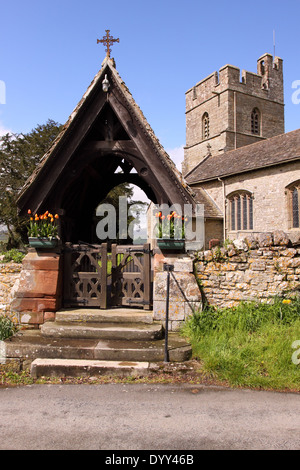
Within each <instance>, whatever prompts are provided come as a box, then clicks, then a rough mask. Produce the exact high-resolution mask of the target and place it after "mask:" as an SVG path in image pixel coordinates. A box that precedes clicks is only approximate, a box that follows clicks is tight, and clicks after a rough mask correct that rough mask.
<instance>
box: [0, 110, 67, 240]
mask: <svg viewBox="0 0 300 470" xmlns="http://www.w3.org/2000/svg"><path fill="white" fill-rule="evenodd" d="M60 130H61V125H60V124H58V123H57V122H55V121H53V120H50V119H49V120H48V121H47V122H46V124H43V125H37V126H36V128H35V129H33V130H32V131H31V132H29V133H27V134H9V133H8V134H6V135H4V136H2V137H1V138H0V171H1V172H0V223H1V224H4V225H5V226H6V227H7V230H8V233H9V241H8V247H9V248H11V247H16V246H18V245H19V244H20V242H21V240H22V232H23V230H24V223H25V222H24V221H23V220H21V219H20V217H19V216H18V210H17V203H16V200H17V197H18V193H19V191H20V190H21V189H22V187H23V185H24V183H25V182H26V180H27V178H29V176H30V175H31V174H32V172H33V171H34V169H35V167H36V165H37V164H38V162H39V161H40V159H41V158H42V157H43V155H44V154H45V153H46V152H47V150H48V149H49V148H50V146H51V144H52V143H53V141H54V139H55V138H56V137H57V135H58V133H59V132H60Z"/></svg>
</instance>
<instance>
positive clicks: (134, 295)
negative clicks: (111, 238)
mask: <svg viewBox="0 0 300 470" xmlns="http://www.w3.org/2000/svg"><path fill="white" fill-rule="evenodd" d="M111 261H112V270H111V299H110V303H111V305H114V306H117V305H120V306H121V305H123V306H129V307H140V308H144V309H145V310H149V309H150V308H151V300H152V299H151V259H150V245H149V244H148V243H146V244H144V245H112V249H111Z"/></svg>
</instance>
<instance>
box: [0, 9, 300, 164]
mask: <svg viewBox="0 0 300 470" xmlns="http://www.w3.org/2000/svg"><path fill="white" fill-rule="evenodd" d="M0 8H1V9H0V23H1V26H0V84H1V83H2V94H3V84H5V104H4V103H3V96H2V101H1V94H0V103H2V104H0V134H1V133H3V132H4V131H5V130H10V131H13V132H28V131H30V130H31V129H33V128H34V127H35V126H36V125H37V124H43V123H45V122H46V121H47V120H48V119H49V118H51V119H54V120H55V121H58V122H60V123H64V122H65V121H66V120H67V118H68V116H69V115H70V114H71V112H72V111H73V109H74V107H75V106H76V104H77V103H78V101H79V100H80V99H81V97H82V95H83V93H84V92H85V90H86V89H87V87H88V85H89V84H90V82H91V81H92V79H93V77H94V75H95V74H96V73H97V72H98V70H99V69H100V67H101V63H102V61H103V59H104V57H105V49H104V47H103V46H102V45H97V38H99V39H101V38H102V36H103V35H104V34H105V30H106V29H110V30H111V34H112V35H113V36H114V37H118V38H120V43H119V44H115V45H114V46H113V49H112V56H113V57H114V58H115V60H116V65H117V69H118V72H119V73H120V75H121V77H122V78H123V80H124V81H125V83H126V85H127V86H128V88H129V90H130V91H131V93H132V95H133V97H134V99H135V100H136V102H137V103H138V104H139V106H140V107H141V109H142V111H143V113H144V114H145V116H146V118H147V119H148V121H149V123H150V125H151V126H152V128H153V129H154V131H155V133H156V135H157V137H158V138H159V139H160V142H161V143H162V145H163V146H164V147H165V149H166V150H167V151H168V152H169V153H170V154H171V156H173V157H174V159H178V158H179V159H181V155H182V150H181V149H182V146H183V145H184V144H185V92H186V91H187V90H188V89H189V88H191V87H192V86H193V85H194V84H195V83H197V82H198V81H200V80H201V79H202V78H205V77H206V76H207V75H209V74H210V73H212V72H214V71H215V70H218V69H219V68H220V67H222V66H223V65H225V64H227V63H229V64H232V65H235V66H238V67H240V69H241V70H242V69H245V70H249V71H252V72H256V62H257V59H258V58H259V57H260V56H261V55H262V54H264V53H265V52H269V53H272V54H273V30H275V36H276V55H278V56H280V57H281V58H282V59H283V60H284V63H283V66H284V80H285V81H284V84H285V102H286V107H285V118H286V132H288V131H291V130H293V129H297V128H299V127H300V119H299V117H300V104H298V105H297V104H293V103H292V95H293V93H294V92H295V90H294V89H293V88H292V83H293V82H294V81H296V80H299V81H300V61H299V44H300V28H299V17H300V2H299V0H286V1H285V2H282V0H281V1H279V0H272V1H271V0H260V1H257V0H251V2H242V1H240V0H239V1H236V0H234V1H231V2H226V1H224V0H222V1H221V0H214V1H213V2H209V1H202V0H201V1H200V0H185V1H184V2H183V1H180V2H179V1H177V0H172V1H171V0H160V1H157V0H152V1H151V2H144V1H137V0H126V1H125V0H122V1H121V0H113V1H111V2H109V1H104V0H84V1H83V0H51V1H45V0H26V2H25V1H24V0H9V1H8V0H1V3H0ZM299 83H300V82H299ZM299 88H300V86H299ZM299 96H300V94H299ZM177 149H179V150H177Z"/></svg>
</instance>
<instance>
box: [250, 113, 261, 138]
mask: <svg viewBox="0 0 300 470" xmlns="http://www.w3.org/2000/svg"><path fill="white" fill-rule="evenodd" d="M251 133H252V134H255V135H260V112H259V110H258V109H257V108H254V109H253V111H252V113H251Z"/></svg>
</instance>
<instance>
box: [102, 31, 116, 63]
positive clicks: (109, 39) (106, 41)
mask: <svg viewBox="0 0 300 470" xmlns="http://www.w3.org/2000/svg"><path fill="white" fill-rule="evenodd" d="M105 31H106V35H105V36H103V38H102V39H97V44H99V42H101V43H102V44H103V45H104V46H106V49H105V50H106V57H110V47H111V46H112V45H113V43H114V42H120V39H119V38H118V39H114V38H113V37H112V36H110V34H109V33H110V29H106V30H105Z"/></svg>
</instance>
